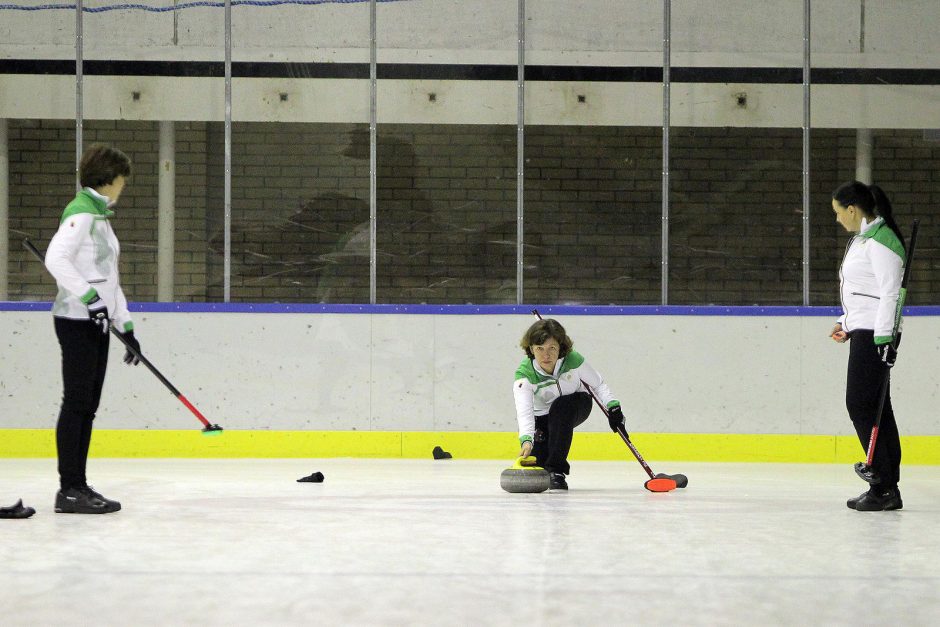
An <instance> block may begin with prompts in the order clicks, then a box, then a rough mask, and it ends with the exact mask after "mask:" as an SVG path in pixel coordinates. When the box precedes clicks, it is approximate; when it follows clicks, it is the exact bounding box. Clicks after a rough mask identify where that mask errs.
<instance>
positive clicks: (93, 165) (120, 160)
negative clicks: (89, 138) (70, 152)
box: [78, 144, 131, 189]
mask: <svg viewBox="0 0 940 627" xmlns="http://www.w3.org/2000/svg"><path fill="white" fill-rule="evenodd" d="M130 175H131V160H130V159H129V158H128V157H127V155H125V154H124V153H123V152H121V151H120V150H118V149H117V148H111V147H110V146H105V145H102V144H95V145H94V146H91V147H89V148H88V149H87V150H85V152H83V153H82V158H81V160H80V161H79V162H78V181H79V183H81V186H82V187H91V188H92V189H97V188H98V187H101V186H103V185H110V184H111V183H113V182H114V179H116V178H117V177H119V176H123V177H124V178H127V177H129V176H130Z"/></svg>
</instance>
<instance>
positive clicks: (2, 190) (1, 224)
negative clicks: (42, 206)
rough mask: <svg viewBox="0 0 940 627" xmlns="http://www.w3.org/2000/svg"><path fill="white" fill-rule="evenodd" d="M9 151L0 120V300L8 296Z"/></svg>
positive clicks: (5, 120) (4, 125)
mask: <svg viewBox="0 0 940 627" xmlns="http://www.w3.org/2000/svg"><path fill="white" fill-rule="evenodd" d="M9 260H10V149H9V135H8V133H7V119H6V118H0V300H7V299H8V298H9V297H10V295H9V278H8V276H9V272H10V268H9V265H8V264H9Z"/></svg>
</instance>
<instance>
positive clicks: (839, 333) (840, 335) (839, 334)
mask: <svg viewBox="0 0 940 627" xmlns="http://www.w3.org/2000/svg"><path fill="white" fill-rule="evenodd" d="M829 337H831V338H832V339H833V341H835V342H838V343H839V344H845V342H846V341H847V340H848V339H849V335H848V333H846V332H845V331H843V330H842V325H841V324H839V323H838V322H837V323H836V326H834V327H832V331H830V332H829Z"/></svg>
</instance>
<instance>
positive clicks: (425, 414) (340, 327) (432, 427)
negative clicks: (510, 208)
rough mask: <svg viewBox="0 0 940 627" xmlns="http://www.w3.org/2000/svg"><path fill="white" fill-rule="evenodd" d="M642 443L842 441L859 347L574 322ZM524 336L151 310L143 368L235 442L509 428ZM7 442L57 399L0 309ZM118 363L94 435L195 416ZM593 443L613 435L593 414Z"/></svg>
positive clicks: (907, 353)
mask: <svg viewBox="0 0 940 627" xmlns="http://www.w3.org/2000/svg"><path fill="white" fill-rule="evenodd" d="M559 319H560V320H561V321H562V322H563V323H564V324H565V326H566V328H567V329H568V331H569V334H570V335H571V336H572V338H573V339H574V341H575V345H576V347H577V348H578V350H579V351H581V352H582V353H583V354H584V355H585V356H586V357H587V359H588V360H589V361H590V362H591V363H592V364H593V365H594V366H595V367H597V368H598V369H599V370H600V371H601V372H602V373H603V374H604V376H605V377H606V378H607V380H608V381H609V384H610V385H611V387H612V389H613V391H614V393H615V394H616V395H617V396H618V397H619V398H620V399H621V400H622V402H623V403H624V407H625V413H626V415H627V417H628V428H629V429H631V430H635V431H638V432H677V433H756V434H765V433H784V434H824V435H833V434H834V435H849V434H852V433H854V432H853V431H852V428H851V424H850V422H849V419H848V416H847V414H846V410H845V406H844V394H845V392H844V390H845V376H846V375H845V371H846V360H847V357H848V346H847V345H837V344H835V343H834V342H832V341H831V340H829V339H828V338H827V334H828V331H829V329H830V328H831V326H832V322H833V321H832V320H831V319H830V318H828V317H804V318H799V317H717V316H716V317H710V316H564V317H560V318H559ZM530 323H531V320H530V319H529V318H528V317H527V316H511V315H478V316H474V315H395V314H381V315H366V314H362V315H359V314H233V313H200V314H192V313H146V314H140V313H139V314H137V315H136V325H137V335H138V336H139V338H140V341H141V344H142V345H143V348H144V351H145V353H146V354H147V355H148V356H149V358H150V359H151V360H152V361H153V362H154V364H155V365H156V366H157V368H159V369H160V370H161V371H162V372H163V373H164V374H165V375H166V376H167V377H168V378H169V379H170V381H172V382H173V383H174V384H175V385H176V386H177V387H178V388H179V389H180V391H181V392H182V393H183V394H185V395H186V396H187V397H188V398H189V399H190V400H191V401H192V402H193V403H194V404H195V405H196V407H198V408H199V409H200V410H201V411H202V412H203V413H204V414H205V415H206V416H207V417H208V418H209V419H210V420H211V421H213V422H218V423H220V424H221V425H222V426H224V427H225V428H226V429H272V430H353V429H355V430H378V431H395V430H409V431H410V430H417V431H425V430H426V431H514V430H515V429H516V423H515V413H514V409H513V401H512V391H511V384H512V378H513V376H512V375H513V372H514V370H515V368H516V366H517V365H518V363H519V362H520V361H521V359H522V352H521V349H519V348H517V344H518V341H519V338H520V337H521V336H522V333H523V332H524V331H525V329H526V328H527V327H528V325H529V324H530ZM938 335H940V317H926V316H912V317H908V318H907V319H906V320H905V342H904V345H903V347H902V356H901V358H900V359H899V360H898V365H897V366H896V367H895V369H894V382H893V384H892V394H893V397H894V405H895V411H896V413H897V415H898V417H899V421H900V427H901V431H902V433H903V434H904V435H938V434H940V420H938V419H937V418H938V415H937V407H938V406H940V381H938V380H937V378H936V373H937V372H938V371H940V345H938V343H937V342H936V338H937V336H938ZM0 350H2V363H0V428H50V427H52V426H54V424H55V419H56V416H57V413H58V407H59V401H60V398H61V378H60V374H59V352H58V344H57V342H56V339H55V335H54V332H53V328H52V319H51V316H50V314H48V313H46V312H11V311H6V312H0ZM112 352H113V355H112V359H111V365H110V371H109V375H108V380H107V382H106V384H105V392H104V397H103V399H102V407H101V410H100V412H99V415H98V416H99V417H98V421H99V422H98V423H97V424H98V426H99V427H101V428H128V429H141V428H150V429H181V428H183V429H185V428H189V427H196V426H198V423H197V422H196V420H195V418H194V417H193V416H192V415H191V414H190V413H189V412H188V411H187V410H186V409H185V408H184V407H183V406H182V405H181V404H180V403H179V401H177V400H176V399H175V398H173V397H172V396H171V395H170V394H169V393H168V392H167V390H166V388H164V387H163V385H162V384H161V383H160V382H159V381H158V380H157V379H156V378H155V377H153V376H152V375H151V374H150V373H149V372H148V371H147V370H146V369H145V368H144V367H143V366H138V367H137V368H131V367H127V366H124V365H123V364H122V363H121V361H120V356H121V355H122V354H123V349H119V347H118V343H117V342H116V341H115V340H114V339H112ZM584 428H586V429H588V430H594V431H603V430H605V429H607V425H606V422H605V421H604V420H603V419H602V417H601V416H600V414H597V413H596V412H595V415H592V417H591V419H590V420H589V421H588V423H587V424H586V425H585V427H584Z"/></svg>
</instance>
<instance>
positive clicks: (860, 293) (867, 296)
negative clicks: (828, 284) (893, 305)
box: [852, 292, 881, 300]
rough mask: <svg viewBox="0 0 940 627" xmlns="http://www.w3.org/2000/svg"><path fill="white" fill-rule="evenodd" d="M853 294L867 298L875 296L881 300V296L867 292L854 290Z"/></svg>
mask: <svg viewBox="0 0 940 627" xmlns="http://www.w3.org/2000/svg"><path fill="white" fill-rule="evenodd" d="M852 296H865V297H866V298H874V299H875V300H881V297H880V296H873V295H872V294H865V293H863V292H852Z"/></svg>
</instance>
